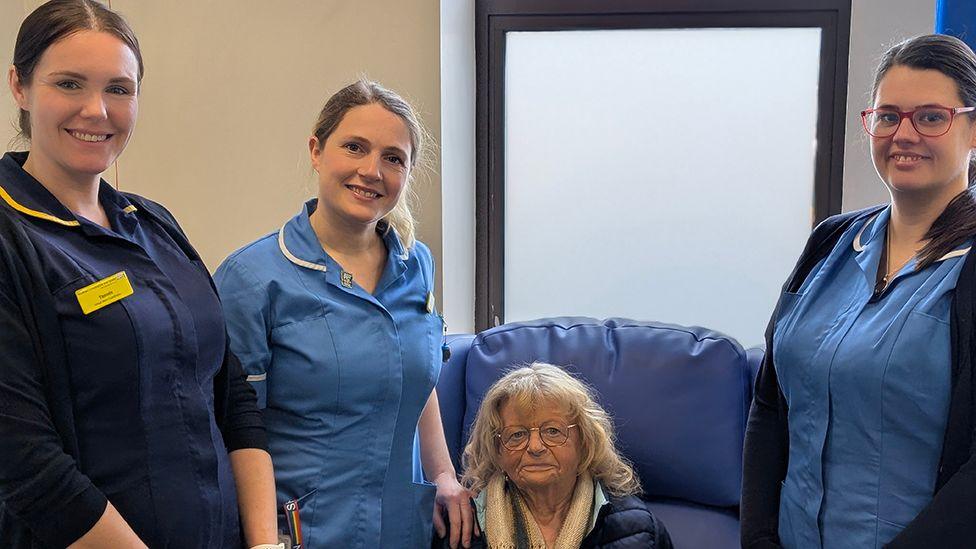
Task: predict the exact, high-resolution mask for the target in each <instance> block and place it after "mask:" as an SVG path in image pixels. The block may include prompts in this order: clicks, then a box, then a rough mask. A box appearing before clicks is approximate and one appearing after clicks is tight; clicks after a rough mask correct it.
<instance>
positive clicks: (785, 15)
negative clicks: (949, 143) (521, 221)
mask: <svg viewBox="0 0 976 549" xmlns="http://www.w3.org/2000/svg"><path fill="white" fill-rule="evenodd" d="M850 26H851V0H476V4H475V40H476V44H475V58H476V60H477V118H476V148H477V154H476V231H475V238H476V251H475V257H476V262H475V265H476V267H475V328H476V329H477V330H478V331H481V330H484V329H486V328H489V327H491V326H495V325H497V324H499V323H503V322H505V303H504V299H505V293H504V292H505V287H504V278H505V272H504V266H505V257H504V253H505V240H504V239H505V234H504V227H505V224H504V223H505V211H504V208H505V194H504V193H505V180H504V173H505V156H504V151H505V148H504V135H505V127H504V112H505V102H504V100H505V97H504V90H505V81H504V75H505V33H507V32H509V31H556V30H610V29H642V28H643V29H652V28H730V27H735V28H750V27H752V28H777V27H806V28H820V29H821V44H820V79H819V88H818V98H817V107H818V115H817V143H819V144H821V145H820V146H818V147H817V154H816V164H815V171H814V203H813V207H814V218H815V222H819V221H821V220H823V219H824V218H826V217H827V216H829V215H832V214H835V213H838V212H840V210H841V193H842V184H843V182H842V178H843V173H844V133H845V127H846V124H845V117H846V111H847V61H848V51H849V46H850Z"/></svg>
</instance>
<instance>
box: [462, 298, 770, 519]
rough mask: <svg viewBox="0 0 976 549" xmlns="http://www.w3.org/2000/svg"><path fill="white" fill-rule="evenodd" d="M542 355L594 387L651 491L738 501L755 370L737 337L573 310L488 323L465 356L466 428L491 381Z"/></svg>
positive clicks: (717, 502)
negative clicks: (565, 313)
mask: <svg viewBox="0 0 976 549" xmlns="http://www.w3.org/2000/svg"><path fill="white" fill-rule="evenodd" d="M536 360H540V361H545V362H550V363H553V364H556V365H559V366H563V367H565V368H566V370H568V371H569V372H571V373H574V374H576V375H578V376H579V377H580V378H581V379H583V380H584V381H586V382H587V383H588V384H589V385H590V386H592V387H593V388H594V389H595V390H596V392H597V394H598V399H599V401H600V403H601V404H602V405H603V406H604V408H606V409H607V411H608V412H609V413H610V414H611V415H612V417H613V419H614V423H615V424H616V428H617V433H618V435H619V442H618V446H619V448H620V449H621V451H622V452H623V453H624V455H626V456H627V457H628V458H629V459H630V460H631V461H632V462H633V463H634V466H635V469H636V470H637V473H638V474H639V475H640V478H641V481H642V482H643V485H644V490H645V494H646V497H665V498H679V499H683V500H687V501H692V502H696V503H700V504H704V505H712V506H719V507H735V506H737V505H738V504H739V485H740V482H741V470H742V439H743V436H744V432H745V422H746V417H747V414H748V406H749V402H748V396H749V395H750V394H751V380H752V376H751V375H750V368H749V363H748V361H747V358H746V353H745V351H744V350H743V349H742V347H741V346H740V345H739V344H738V343H737V342H736V341H735V340H734V339H731V338H729V337H727V336H724V335H722V334H720V333H718V332H714V331H711V330H707V329H704V328H697V327H691V328H689V327H682V326H675V325H670V324H661V323H656V322H636V321H631V320H624V319H608V320H605V321H600V320H596V319H592V318H570V317H567V318H551V319H544V320H539V321H532V322H523V323H511V324H505V325H502V326H499V327H497V328H493V329H490V330H487V331H485V332H482V333H481V334H479V335H478V336H476V337H475V339H474V341H473V342H472V344H471V347H470V350H469V352H468V356H467V364H466V369H465V378H466V380H465V391H466V392H465V399H464V400H465V404H464V406H465V412H464V433H465V434H466V433H468V432H469V429H470V425H471V422H472V421H473V420H474V417H475V415H476V414H477V411H478V406H479V405H480V404H481V399H482V397H483V395H484V393H485V391H487V389H488V387H489V386H491V384H492V383H494V382H495V381H496V380H497V379H498V378H499V377H501V376H502V375H503V374H504V373H505V372H507V371H509V370H510V369H512V368H514V367H518V366H521V365H525V364H528V363H531V362H533V361H536Z"/></svg>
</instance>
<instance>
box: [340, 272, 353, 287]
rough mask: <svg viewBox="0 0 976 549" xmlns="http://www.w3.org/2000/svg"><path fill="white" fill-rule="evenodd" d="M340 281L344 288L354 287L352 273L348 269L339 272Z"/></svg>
mask: <svg viewBox="0 0 976 549" xmlns="http://www.w3.org/2000/svg"><path fill="white" fill-rule="evenodd" d="M339 282H341V283H342V287H343V288H352V273H347V272H346V271H342V272H341V273H339Z"/></svg>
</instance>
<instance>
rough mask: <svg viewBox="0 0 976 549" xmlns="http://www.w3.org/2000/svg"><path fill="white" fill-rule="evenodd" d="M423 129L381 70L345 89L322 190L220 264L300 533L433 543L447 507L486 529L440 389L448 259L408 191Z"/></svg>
mask: <svg viewBox="0 0 976 549" xmlns="http://www.w3.org/2000/svg"><path fill="white" fill-rule="evenodd" d="M423 138H424V132H423V130H422V128H421V125H420V123H419V121H418V119H417V117H416V115H415V113H414V111H413V109H412V108H411V107H410V105H409V104H408V103H407V102H406V101H404V100H403V99H402V98H401V97H400V96H398V95H397V94H396V93H394V92H392V91H390V90H388V89H386V88H383V87H382V86H380V85H379V84H376V83H375V82H369V81H365V80H361V81H358V82H355V83H353V84H350V85H349V86H346V87H345V88H343V89H342V90H339V91H338V92H337V93H336V94H335V95H333V96H332V97H331V98H330V99H329V100H328V102H327V103H326V104H325V107H324V108H323V109H322V112H321V114H320V115H319V117H318V121H317V122H316V124H315V127H314V129H313V133H312V136H311V137H310V138H309V143H308V146H309V154H310V157H311V162H312V166H313V168H314V169H315V171H316V172H318V196H317V198H315V199H312V200H309V201H308V202H307V203H306V204H305V206H304V207H303V208H302V210H301V211H300V212H299V213H298V215H296V216H295V217H293V218H292V219H291V220H289V221H288V222H286V223H285V225H284V226H283V227H282V228H281V230H280V231H276V232H274V233H272V234H269V235H267V236H265V237H264V238H261V239H259V240H257V241H256V242H254V243H252V244H249V245H248V246H245V247H244V248H242V249H241V250H239V251H237V252H235V253H233V254H232V255H231V256H230V257H228V258H227V260H226V261H225V262H224V263H223V265H221V266H220V268H219V269H218V270H217V273H216V275H215V279H216V281H217V285H218V288H219V290H220V294H221V298H222V300H223V304H224V307H225V310H226V314H227V325H228V331H229V332H230V335H231V347H232V348H233V349H234V350H235V352H236V353H238V355H239V356H240V359H241V362H242V363H243V364H244V368H245V370H246V371H247V373H248V374H249V376H248V379H249V380H250V381H251V382H252V384H253V385H254V386H255V387H256V388H257V391H258V403H259V406H261V407H263V408H264V419H265V422H266V425H267V429H268V439H269V446H270V450H271V456H272V458H273V459H274V465H275V478H276V480H277V489H278V500H279V504H282V505H285V506H286V507H287V517H288V518H289V519H290V520H289V521H288V526H289V530H290V532H289V533H290V534H291V536H292V538H293V545H297V544H299V543H301V544H302V545H303V546H304V547H306V548H308V547H424V546H426V545H429V544H430V539H431V519H432V518H433V520H434V525H435V526H436V528H437V530H438V533H440V534H441V535H444V534H446V533H447V525H446V524H445V523H444V521H443V520H442V516H443V515H447V517H448V521H449V525H450V541H451V545H452V547H454V546H457V545H458V544H463V545H465V546H467V545H468V543H469V540H470V537H471V529H472V524H473V518H472V509H471V506H470V503H469V497H468V492H467V491H466V490H464V489H463V488H462V487H461V485H460V484H459V483H458V481H457V478H456V473H455V471H454V467H453V465H452V464H451V460H450V457H449V455H448V452H447V445H446V444H445V442H444V431H443V427H442V426H441V420H440V411H439V409H438V405H437V394H436V392H434V384H435V383H436V382H437V376H438V373H439V372H440V365H441V361H442V356H441V337H442V331H443V324H442V320H441V317H440V315H438V314H437V311H436V310H435V309H434V299H433V295H434V264H433V259H432V258H431V255H430V251H429V250H428V249H427V247H426V246H424V245H423V244H422V243H420V242H417V241H415V240H414V230H413V219H412V217H411V215H410V209H409V204H408V201H407V200H406V197H407V195H408V185H409V183H410V179H411V174H412V173H413V170H414V168H415V167H416V166H417V164H418V163H419V159H420V158H422V155H423V146H424V143H423V141H424V139H423ZM418 427H419V429H418ZM418 431H419V435H420V437H419V438H420V448H421V456H422V461H423V465H424V470H425V472H426V476H427V478H428V479H431V480H432V481H433V482H434V483H436V507H437V510H436V511H435V509H434V507H435V503H434V500H435V487H434V486H433V485H430V484H423V483H413V482H411V481H412V477H413V461H412V450H413V441H414V433H415V432H418Z"/></svg>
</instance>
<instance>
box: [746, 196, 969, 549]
mask: <svg viewBox="0 0 976 549" xmlns="http://www.w3.org/2000/svg"><path fill="white" fill-rule="evenodd" d="M882 208H883V206H875V207H872V208H867V209H864V210H859V211H856V212H850V213H846V214H841V215H837V216H833V217H831V218H829V219H827V220H825V221H824V222H823V223H821V224H820V225H819V226H818V227H817V228H816V229H814V231H813V234H812V235H811V236H810V239H809V240H808V241H807V245H806V248H804V250H803V254H802V255H801V256H800V259H799V261H798V262H797V264H796V267H795V268H794V269H793V273H792V274H790V277H789V279H788V280H787V282H786V284H785V285H784V286H783V291H784V292H785V291H791V292H792V291H796V290H797V289H798V288H799V287H800V285H801V284H802V283H803V281H804V279H805V278H806V276H807V275H808V274H809V273H810V271H811V270H812V269H813V267H814V266H815V265H816V264H817V262H818V261H820V260H821V259H823V258H824V257H826V256H827V255H828V254H829V253H830V251H831V250H832V249H833V248H834V245H835V244H836V243H837V241H838V240H839V239H840V237H841V235H842V234H843V233H844V231H845V230H847V228H848V227H850V226H851V224H852V223H854V222H855V221H857V220H859V219H864V218H865V217H867V216H869V215H872V214H874V213H876V212H878V211H880V210H881V209H882ZM974 291H976V252H970V253H968V254H967V255H966V259H965V262H964V263H963V267H962V272H961V273H960V275H959V280H958V282H957V283H956V289H955V294H954V295H953V298H952V307H951V313H950V332H949V333H950V341H951V355H952V390H951V393H950V400H949V417H948V421H947V424H946V433H945V441H944V442H943V446H942V456H941V459H940V460H939V471H938V475H937V477H936V482H935V496H934V497H933V499H932V501H931V502H930V503H929V505H928V506H926V507H925V509H923V510H922V511H921V512H920V513H919V514H918V516H916V517H915V519H914V520H912V522H910V523H909V524H908V526H906V527H905V529H904V530H902V531H901V533H899V534H898V535H897V536H896V537H895V539H893V540H892V541H891V542H890V543H889V544H887V545H886V546H885V547H888V548H891V549H900V548H916V547H917V548H921V547H939V548H940V549H951V548H955V547H974V546H976V457H974V454H973V448H974V439H976V432H974V426H976V421H974V416H976V414H974V405H973V403H974V390H976V386H974V384H973V368H974V363H973V360H974V358H973V357H974V356H976V311H974V307H973V305H974V299H976V297H974ZM778 311H779V304H777V306H776V310H775V311H774V312H773V316H772V319H770V321H769V325H768V326H767V328H766V355H765V357H764V358H763V363H762V366H761V367H760V369H759V377H758V378H757V379H756V391H755V398H754V399H753V401H752V410H751V411H750V413H749V423H748V425H747V426H746V439H745V449H744V456H743V471H742V504H741V532H742V547H744V548H749V549H751V548H757V549H758V548H775V547H780V539H779V534H778V527H779V497H780V483H781V482H782V481H783V479H784V478H785V477H786V468H787V461H788V457H789V431H788V428H787V423H786V422H787V405H786V399H785V398H784V396H783V393H782V392H781V391H780V389H779V382H778V381H777V379H776V368H775V367H774V365H773V331H774V323H775V320H776V317H777V313H778Z"/></svg>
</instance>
